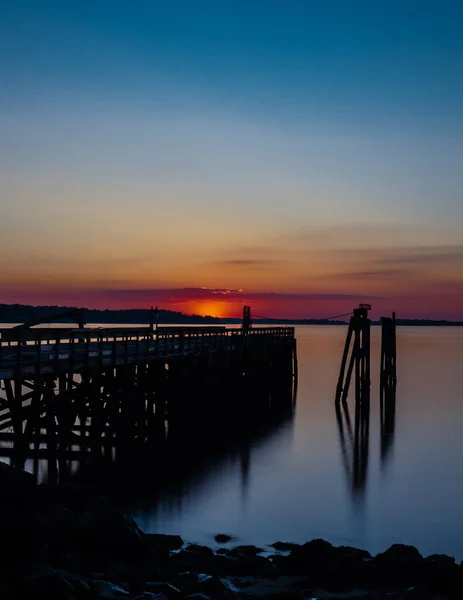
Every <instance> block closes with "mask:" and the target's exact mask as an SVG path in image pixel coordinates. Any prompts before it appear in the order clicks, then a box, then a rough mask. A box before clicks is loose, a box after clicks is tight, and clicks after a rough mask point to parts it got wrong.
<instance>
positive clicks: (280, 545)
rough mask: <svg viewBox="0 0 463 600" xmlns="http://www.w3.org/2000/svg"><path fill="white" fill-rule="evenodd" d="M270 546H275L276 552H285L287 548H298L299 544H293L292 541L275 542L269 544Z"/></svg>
mask: <svg viewBox="0 0 463 600" xmlns="http://www.w3.org/2000/svg"><path fill="white" fill-rule="evenodd" d="M270 546H271V547H272V548H275V550H277V552H286V551H288V550H294V548H299V546H300V544H293V543H292V542H275V543H274V544H270Z"/></svg>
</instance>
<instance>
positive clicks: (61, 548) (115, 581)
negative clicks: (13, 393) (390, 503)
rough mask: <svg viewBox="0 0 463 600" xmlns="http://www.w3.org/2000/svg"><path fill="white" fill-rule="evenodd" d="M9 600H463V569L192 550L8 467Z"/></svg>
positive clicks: (393, 558)
mask: <svg viewBox="0 0 463 600" xmlns="http://www.w3.org/2000/svg"><path fill="white" fill-rule="evenodd" d="M0 486H1V495H0V531H1V541H2V543H1V544H0V548H1V550H0V551H1V555H2V556H1V561H0V598H1V599H2V600H10V599H11V600H13V599H14V600H16V599H23V598H24V599H26V598H27V599H35V598H37V599H41V598H44V599H45V598H46V599H47V600H81V599H82V600H98V599H126V600H135V599H138V600H173V599H178V600H182V599H184V598H191V599H192V600H193V599H197V600H208V599H211V600H214V599H222V598H223V599H227V598H230V599H235V600H236V599H243V600H244V599H251V598H265V599H267V598H272V599H274V600H278V599H280V598H288V599H292V598H294V599H296V598H297V599H315V598H317V599H318V598H320V599H322V598H323V599H327V600H329V599H333V600H334V599H335V598H336V599H339V598H349V599H351V600H355V599H360V598H362V599H364V600H386V599H387V600H399V599H403V600H437V599H439V600H443V599H449V600H453V599H461V598H463V564H457V563H456V562H455V560H454V559H453V558H451V557H448V556H446V555H433V556H429V557H427V558H424V557H422V556H421V554H420V553H419V551H418V550H417V549H416V548H414V547H412V546H405V545H401V544H396V545H393V546H391V547H390V548H389V549H388V550H386V551H385V552H383V553H381V554H378V555H377V556H374V557H372V556H371V555H370V554H369V553H368V552H366V551H364V550H359V549H355V548H350V547H346V546H341V547H334V546H332V545H331V544H330V543H329V542H326V541H323V540H312V541H310V542H307V543H306V544H302V545H298V544H290V543H285V542H276V543H275V544H273V549H274V553H273V554H270V555H268V556H262V552H263V551H262V549H260V548H256V547H255V546H235V547H233V540H232V539H231V538H229V537H228V536H225V535H218V536H217V537H216V541H217V542H219V543H220V544H223V546H224V547H223V548H220V549H218V550H217V551H213V550H212V549H211V548H209V547H206V546H200V545H196V544H191V545H185V544H184V542H183V540H182V539H181V538H180V536H176V535H162V534H144V533H143V532H142V531H141V530H140V529H139V528H138V526H137V525H136V524H135V522H134V521H133V520H132V519H131V518H130V517H128V516H127V515H125V514H124V513H122V512H120V511H119V510H117V509H116V508H114V507H113V506H111V505H110V504H109V503H108V502H107V501H106V500H104V499H103V498H101V497H100V496H99V495H98V493H97V492H96V491H95V490H93V489H92V488H88V487H84V486H78V485H73V484H59V485H56V486H53V487H51V486H47V485H39V486H37V485H36V484H35V482H34V478H33V477H32V476H31V475H30V474H28V473H26V472H24V471H19V470H16V469H13V468H11V467H9V466H8V465H5V464H3V463H0Z"/></svg>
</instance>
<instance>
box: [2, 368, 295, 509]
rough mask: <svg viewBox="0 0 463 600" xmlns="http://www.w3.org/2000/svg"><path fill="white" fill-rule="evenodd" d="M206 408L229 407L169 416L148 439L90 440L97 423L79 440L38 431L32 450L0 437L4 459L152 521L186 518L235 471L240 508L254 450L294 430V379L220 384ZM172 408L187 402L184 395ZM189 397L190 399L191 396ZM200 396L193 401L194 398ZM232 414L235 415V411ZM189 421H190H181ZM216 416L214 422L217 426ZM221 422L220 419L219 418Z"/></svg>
mask: <svg viewBox="0 0 463 600" xmlns="http://www.w3.org/2000/svg"><path fill="white" fill-rule="evenodd" d="M202 392H203V402H207V406H208V407H210V406H212V404H213V402H215V404H216V405H217V406H220V403H221V402H222V401H223V406H224V407H228V408H227V410H226V412H225V413H224V414H223V415H219V411H218V410H217V409H214V411H210V412H208V414H205V412H204V411H202V412H199V411H196V412H195V413H192V411H188V410H187V411H185V412H183V411H182V412H179V411H171V414H170V415H168V416H170V419H166V421H165V422H163V423H162V427H159V428H158V429H156V430H155V429H152V430H151V434H150V436H148V437H145V436H139V437H137V438H133V439H130V440H128V439H127V438H126V437H124V436H120V437H118V436H117V435H116V436H115V435H108V436H106V435H103V436H100V437H99V438H98V439H96V438H95V437H93V436H92V431H93V427H92V422H91V418H89V420H88V421H87V422H86V423H85V424H81V425H80V426H79V427H80V429H79V427H76V428H75V430H76V431H81V432H82V433H81V434H80V435H77V434H76V435H74V436H73V437H72V439H70V438H69V436H65V437H60V436H59V433H58V432H57V433H56V435H55V436H54V438H53V440H50V436H49V435H47V432H46V430H44V429H43V430H37V432H36V437H35V440H34V442H33V443H31V444H30V445H29V446H28V447H27V448H26V449H25V448H24V445H21V444H19V445H18V443H17V437H16V436H14V434H13V433H2V434H0V457H1V459H2V460H4V459H7V462H10V464H14V465H15V466H17V467H19V468H25V469H26V470H28V471H30V472H32V473H33V474H34V475H35V477H36V480H37V482H38V483H50V484H55V483H57V482H63V483H64V482H72V483H79V484H90V485H94V486H96V487H97V488H98V489H99V490H100V492H101V493H102V494H103V495H104V496H106V497H107V498H108V499H110V500H112V501H115V502H116V503H117V504H118V505H119V506H121V507H124V508H125V509H126V510H128V511H132V512H133V511H135V512H138V513H140V514H145V515H147V516H149V518H151V517H153V516H155V515H156V514H157V512H158V511H159V510H160V509H161V506H162V510H164V511H165V510H166V507H167V508H168V510H170V511H172V512H181V511H182V510H183V507H184V506H185V503H187V502H189V500H191V498H192V497H193V496H195V495H197V494H198V493H203V492H205V491H207V488H208V485H210V483H211V482H212V481H214V480H216V479H218V478H220V476H221V475H222V474H223V473H224V472H228V471H229V470H230V469H233V470H235V471H236V473H237V474H238V478H239V485H240V493H241V499H242V502H243V503H244V504H245V503H246V502H247V497H248V487H249V482H250V477H251V472H252V459H253V453H254V450H255V449H256V448H257V447H258V446H260V445H262V444H265V443H266V442H267V441H271V440H272V438H274V437H276V436H279V435H280V434H281V432H282V431H283V430H284V431H285V432H288V431H290V430H291V428H292V423H293V418H294V410H295V403H296V395H295V394H296V389H295V386H294V381H293V378H292V377H290V376H288V377H278V378H274V379H273V381H271V382H269V380H268V379H267V380H265V381H264V380H263V377H261V376H260V375H259V377H258V378H257V375H256V376H255V377H254V378H253V379H250V378H249V377H248V378H247V379H246V382H244V381H243V382H242V385H241V383H240V385H239V386H238V385H234V386H231V385H230V386H229V389H228V390H224V389H223V386H222V382H221V381H218V382H217V383H214V384H211V385H210V386H207V387H206V386H203V388H202ZM173 394H174V390H173V389H171V395H170V396H169V398H170V400H171V402H172V405H177V406H178V405H179V404H180V403H184V402H185V398H184V396H183V390H181V391H180V395H179V396H178V397H174V395H173ZM190 398H191V397H190ZM193 398H194V397H193ZM232 406H234V409H233V410H231V407H232ZM184 414H185V415H187V416H188V418H187V419H186V418H184V417H181V415H184ZM211 415H213V416H216V417H217V419H216V420H214V421H211V420H210V417H211ZM219 416H221V418H219Z"/></svg>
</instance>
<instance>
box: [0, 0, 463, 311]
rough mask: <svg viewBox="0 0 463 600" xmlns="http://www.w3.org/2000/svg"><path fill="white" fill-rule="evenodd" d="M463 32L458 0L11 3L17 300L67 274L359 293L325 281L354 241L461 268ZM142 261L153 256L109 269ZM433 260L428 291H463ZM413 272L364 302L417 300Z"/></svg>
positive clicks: (8, 135) (6, 123)
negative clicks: (407, 296) (270, 263)
mask: <svg viewBox="0 0 463 600" xmlns="http://www.w3.org/2000/svg"><path fill="white" fill-rule="evenodd" d="M462 25H463V4H462V3H461V2H457V1H454V2H451V1H442V2H437V1H436V2H429V1H427V2H426V1H411V0H409V1H402V2H395V1H389V2H382V1H378V2H348V3H347V2H344V1H334V0H333V1H325V2H309V1H308V0H305V1H302V0H286V1H283V0H278V1H277V0H273V1H265V2H264V1H259V2H257V1H248V2H241V1H234V2H206V1H195V2H193V1H189V2H187V1H182V2H180V1H178V2H158V1H155V0H151V1H150V2H148V1H143V2H142V1H138V2H137V1H131V2H129V1H112V2H109V1H107V2H106V1H102V0H96V1H93V2H85V1H81V2H69V1H68V2H49V1H46V0H44V1H41V2H39V1H34V2H33V1H25V0H23V1H21V0H19V1H14V2H13V1H8V0H7V1H6V2H3V3H2V8H1V9H0V71H1V73H2V80H3V92H2V94H1V95H0V160H1V166H0V176H1V179H2V191H1V196H0V210H1V211H2V215H1V216H2V219H0V234H1V235H0V239H1V242H0V244H2V250H3V253H2V256H3V259H2V258H0V261H1V260H3V261H5V264H3V267H4V272H7V280H6V283H7V285H8V287H9V289H10V290H11V294H10V295H9V296H8V298H9V299H11V298H13V297H15V298H20V297H21V298H25V296H24V294H25V293H26V292H24V290H33V289H37V286H39V287H43V286H46V285H49V286H54V287H53V289H56V286H59V285H60V284H62V285H64V284H66V285H71V284H70V282H69V281H68V278H69V275H66V268H65V264H66V263H67V264H69V261H71V262H72V265H73V269H74V273H76V274H77V276H76V278H77V281H78V285H79V286H80V287H82V286H87V287H89V286H90V287H92V286H93V287H95V286H98V282H99V281H100V282H101V285H102V286H103V287H105V289H106V287H108V285H109V286H113V287H115V288H117V289H120V288H121V289H133V288H136V287H137V286H141V287H143V289H146V287H147V285H153V289H156V288H157V287H160V286H168V287H169V288H170V287H172V286H180V287H188V288H191V287H195V286H197V287H198V288H201V286H203V285H205V286H214V285H217V286H218V287H227V286H230V287H233V288H241V287H243V286H244V287H245V288H246V289H250V290H252V291H254V292H257V291H263V292H268V291H275V292H284V293H287V292H291V291H294V293H296V292H297V293H301V292H306V293H307V294H309V295H310V294H312V293H324V292H325V291H326V292H335V293H339V294H340V295H342V294H343V293H344V292H347V293H351V292H352V289H351V288H352V287H353V286H354V285H357V284H354V283H349V284H346V281H345V278H344V279H343V278H342V277H341V278H340V279H339V280H338V283H337V284H336V286H335V287H336V289H334V288H333V283H332V280H330V283H329V285H328V284H327V283H326V281H325V280H324V279H323V273H325V275H326V277H331V276H332V277H335V276H336V275H339V274H341V275H342V273H339V269H337V267H336V264H337V263H339V258H338V259H337V260H336V261H335V260H334V259H333V258H332V257H333V252H336V251H338V252H342V251H343V249H346V248H349V249H352V248H353V247H357V246H358V252H356V253H355V259H354V258H352V259H351V263H349V264H348V265H346V269H348V271H349V272H360V271H361V270H362V268H364V264H363V261H364V258H362V259H361V258H359V256H360V254H361V250H362V249H364V251H365V255H366V253H367V252H369V251H375V252H377V251H380V250H384V248H391V247H393V246H397V247H399V248H401V249H403V248H404V247H407V248H409V250H410V252H411V253H412V255H413V256H415V255H416V252H417V251H420V248H421V249H422V252H423V255H424V256H427V255H428V254H429V248H430V246H433V245H434V246H436V248H438V251H437V254H438V255H439V256H449V254H451V255H452V256H454V255H455V246H459V245H460V244H462V236H461V233H460V231H461V225H462V224H463V201H462V198H461V190H462V189H463V175H462V170H461V159H462V156H463V141H462V140H463V136H462V134H463V113H462V110H461V107H462V106H463V36H461V31H462ZM149 223H152V224H153V228H154V224H155V223H156V227H155V229H156V235H155V236H152V235H151V234H150V227H149V225H148V224H149ZM158 223H160V224H161V227H159V226H158V225H157V224H158ZM81 228H84V229H83V231H85V232H86V233H85V234H84V235H82V233H76V229H77V230H78V231H82V229H81ZM358 228H360V232H359V229H358ZM330 231H337V232H338V234H337V235H336V236H335V239H333V236H329V235H328V234H329V232H330ZM353 231H355V232H356V233H355V234H354V233H353ZM136 232H138V233H136ZM301 232H302V233H301ZM372 232H373V233H372ZM375 232H376V234H375ZM19 234H20V235H19ZM24 235H26V236H27V238H28V241H26V242H24V239H23V240H22V241H21V242H19V241H18V240H19V239H20V237H21V236H24ZM301 235H302V236H303V237H304V243H303V244H302V245H301V244H297V245H295V247H294V248H290V249H289V250H288V246H289V245H288V243H287V241H285V242H281V239H284V240H288V239H291V240H294V239H299V236H301ZM320 235H321V236H322V242H320ZM323 236H325V237H323ZM328 237H329V238H330V239H331V242H330V243H329V244H328V243H325V242H324V241H323V240H324V239H328ZM278 240H280V241H278ZM313 240H315V241H313ZM317 240H318V241H317ZM330 244H331V245H330ZM446 245H448V246H449V247H451V252H450V253H449V252H445V246H446ZM262 248H267V253H272V256H273V255H274V254H275V255H278V257H279V259H284V260H285V261H286V265H287V266H286V267H285V268H284V269H283V268H278V269H273V270H272V273H266V274H265V273H264V274H262V273H260V274H259V275H258V277H257V279H256V273H255V272H254V271H252V270H251V271H250V270H249V263H248V266H246V264H245V263H244V262H241V263H240V262H239V261H241V260H242V259H241V255H242V254H246V255H247V254H248V253H249V252H250V253H251V254H252V253H253V252H254V253H259V252H262V251H263V250H262ZM167 249H168V250H167ZM270 250H271V251H272V252H270ZM37 253H38V254H37ZM149 254H153V255H156V256H162V261H160V262H161V263H162V264H161V265H159V264H158V266H157V267H156V266H155V265H152V266H151V267H149V268H148V267H142V266H140V268H139V269H134V268H133V266H132V268H131V270H130V271H128V270H124V269H123V268H122V267H121V265H122V262H121V261H122V258H123V257H127V256H128V257H129V258H130V259H131V260H132V261H135V262H134V263H133V264H136V260H137V257H145V256H148V255H149ZM211 254H214V255H216V254H218V255H220V257H223V261H224V262H227V261H228V263H227V264H232V263H233V264H235V266H236V268H235V269H234V271H233V273H230V274H228V275H226V274H224V273H223V272H220V273H218V272H217V271H216V270H214V269H213V268H211V267H210V260H209V257H210V256H211ZM32 256H33V257H34V258H37V256H38V257H39V259H40V261H39V262H40V264H41V265H42V266H37V265H35V267H34V268H33V269H32V267H31V266H30V264H31V260H30V259H31V257H32ZM344 256H346V255H344ZM462 256H463V253H462ZM5 257H6V258H5ZM76 257H77V258H76ZM92 257H93V258H92ZM296 257H297V258H296ZM314 257H316V260H314ZM60 260H62V263H60ZM99 260H101V261H102V262H104V264H106V265H107V264H108V261H110V262H111V261H112V269H113V271H114V276H112V278H109V277H108V274H107V267H105V268H104V269H103V267H97V266H95V265H98V264H99V262H98V261H99ZM275 260H276V259H275ZM442 260H443V262H442V264H441V265H439V268H437V266H436V264H435V261H431V263H432V265H431V267H430V269H428V271H426V272H424V271H423V268H421V270H420V272H419V274H418V275H419V283H420V285H421V284H423V285H424V283H425V284H426V285H428V288H426V289H429V291H430V293H433V294H437V291H438V290H439V289H442V285H443V283H445V284H446V285H447V284H449V285H452V286H455V285H456V284H457V287H458V285H459V282H460V283H461V280H460V279H459V276H458V270H459V269H460V267H461V266H462V265H461V264H457V265H455V264H454V262H452V264H451V265H449V264H447V263H445V261H444V259H442ZM142 262H143V261H142V260H141V262H140V265H142ZM314 262H315V263H316V264H315V265H314ZM343 262H345V261H343ZM410 262H411V263H413V269H416V261H413V260H412V261H410ZM240 264H241V267H240V268H238V265H240ZM309 264H311V265H312V267H311V268H310V269H309V271H307V268H308V267H307V265H309ZM43 265H48V266H47V267H44V266H43ZM186 265H187V266H186ZM1 266H2V264H0V267H1ZM323 269H325V270H323ZM410 269H412V267H410ZM371 272H373V270H371ZM436 273H437V274H438V277H437V276H436ZM443 273H445V274H446V275H445V277H444V276H443V275H442V274H443ZM86 274H87V275H86ZM193 274H194V275H193ZM410 275H412V276H413V277H415V276H417V273H416V272H415V271H413V272H412V271H410V273H408V274H406V275H405V274H404V275H403V276H400V275H399V274H398V273H397V279H396V280H394V284H392V283H391V284H390V288H387V286H385V285H384V278H383V277H379V279H377V280H375V279H374V278H373V277H372V278H370V280H369V282H368V285H366V286H363V287H361V286H360V287H361V293H365V294H367V293H371V294H377V293H378V290H381V293H383V294H385V296H384V298H388V297H390V298H393V297H395V296H394V293H395V292H396V290H397V288H402V287H403V289H404V293H405V292H407V293H409V281H410ZM227 277H228V279H227ZM436 277H437V278H436ZM443 277H444V280H442V278H443ZM292 282H293V283H292ZM347 285H349V286H351V287H349V289H346V286H347ZM18 286H19V287H18ZM327 286H328V288H330V289H325V288H327ZM257 288H258V289H257ZM51 289H52V287H50V290H51ZM452 289H453V288H452ZM388 290H389V291H388ZM50 293H51V292H50ZM410 293H411V292H410ZM458 293H460V288H458ZM462 293H463V292H462ZM21 294H22V295H21ZM26 299H27V298H26ZM394 301H395V300H394ZM391 302H392V300H391ZM439 302H440V303H441V304H439V306H441V305H442V306H443V304H442V303H443V299H442V298H441V299H440V300H439ZM426 310H427V309H426ZM436 310H437V309H436ZM439 310H444V309H442V308H440V309H439ZM449 310H450V309H449ZM452 310H454V309H452ZM452 314H453V313H452Z"/></svg>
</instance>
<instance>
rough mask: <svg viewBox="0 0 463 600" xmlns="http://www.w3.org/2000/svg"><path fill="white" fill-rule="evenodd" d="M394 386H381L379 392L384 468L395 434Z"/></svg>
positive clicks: (390, 452) (382, 462)
mask: <svg viewBox="0 0 463 600" xmlns="http://www.w3.org/2000/svg"><path fill="white" fill-rule="evenodd" d="M395 409H396V388H395V385H394V386H390V387H388V386H381V392H380V428H381V465H382V467H383V468H384V467H385V465H386V463H387V461H388V460H389V458H390V456H391V454H392V447H393V445H394V434H395Z"/></svg>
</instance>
